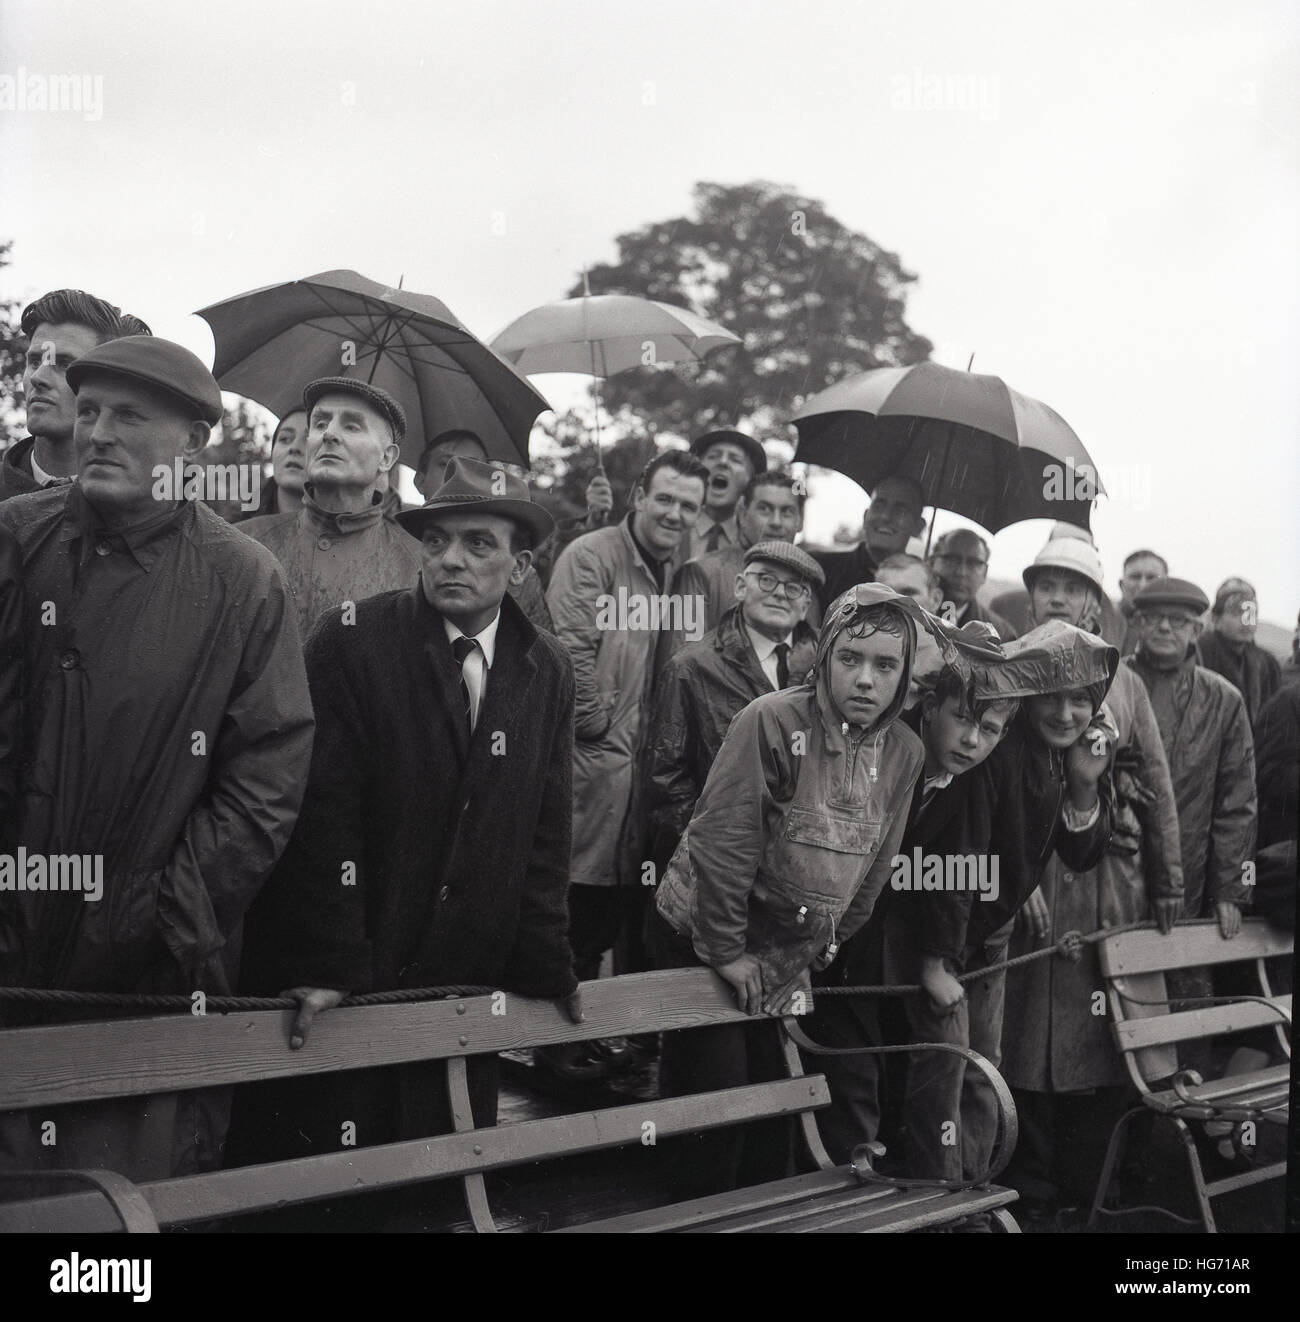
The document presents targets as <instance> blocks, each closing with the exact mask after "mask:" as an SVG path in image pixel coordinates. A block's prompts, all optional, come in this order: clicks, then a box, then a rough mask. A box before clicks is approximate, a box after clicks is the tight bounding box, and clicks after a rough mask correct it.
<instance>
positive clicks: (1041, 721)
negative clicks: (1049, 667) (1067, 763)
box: [1025, 689, 1093, 750]
mask: <svg viewBox="0 0 1300 1322" xmlns="http://www.w3.org/2000/svg"><path fill="white" fill-rule="evenodd" d="M1025 709H1026V710H1027V712H1028V714H1029V725H1030V728H1031V729H1032V730H1033V731H1034V733H1035V734H1036V735H1037V736H1038V737H1039V738H1040V739H1041V740H1042V741H1043V743H1045V744H1047V745H1048V746H1049V747H1051V748H1059V749H1062V750H1064V749H1067V748H1071V747H1073V745H1075V744H1077V743H1078V742H1079V740H1080V739H1081V738H1082V736H1083V732H1084V731H1085V730H1086V729H1087V728H1088V722H1089V721H1090V720H1092V715H1093V709H1092V699H1091V698H1089V697H1088V694H1087V693H1086V692H1085V691H1084V690H1083V689H1071V690H1069V691H1067V692H1065V693H1045V694H1041V695H1039V696H1038V697H1034V698H1026V699H1025Z"/></svg>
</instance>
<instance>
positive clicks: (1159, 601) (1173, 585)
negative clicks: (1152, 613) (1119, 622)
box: [1133, 578, 1210, 615]
mask: <svg viewBox="0 0 1300 1322" xmlns="http://www.w3.org/2000/svg"><path fill="white" fill-rule="evenodd" d="M1133 606H1134V608H1135V609H1137V610H1143V609H1144V608H1145V607H1147V606H1183V607H1185V608H1186V609H1187V610H1189V611H1191V612H1192V614H1193V615H1204V614H1205V612H1206V611H1207V610H1209V609H1210V599H1209V598H1208V597H1207V596H1206V595H1205V593H1204V592H1202V591H1201V589H1200V588H1198V587H1197V586H1196V584H1195V583H1189V582H1188V581H1187V580H1186V579H1185V578H1158V579H1156V580H1155V581H1154V582H1153V583H1148V584H1147V585H1146V587H1144V588H1143V589H1142V591H1141V592H1139V593H1138V594H1137V596H1136V597H1134V598H1133Z"/></svg>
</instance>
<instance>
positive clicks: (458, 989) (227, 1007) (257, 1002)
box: [0, 984, 497, 1014]
mask: <svg viewBox="0 0 1300 1322" xmlns="http://www.w3.org/2000/svg"><path fill="white" fill-rule="evenodd" d="M496 990H497V989H496V988H495V987H476V986H473V985H470V984H465V985H459V984H453V985H450V986H447V987H407V988H403V989H402V990H399V991H385V992H364V993H362V994H360V995H357V996H347V997H344V999H343V1000H342V1001H341V1002H340V1005H343V1006H358V1005H402V1004H405V1003H407V1002H411V1001H443V1000H449V999H451V998H453V997H457V996H490V995H491V994H492V993H493V992H494V991H496ZM5 1001H12V1002H15V1003H17V1004H19V1005H71V1006H85V1007H87V1008H99V1009H115V1010H183V1011H185V1013H186V1014H189V1013H191V1012H192V1010H193V1008H194V996H193V993H184V992H182V993H177V994H174V995H166V996H153V995H148V994H146V993H143V992H79V991H56V990H55V989H53V988H50V987H0V1004H2V1003H3V1002H5ZM203 1005H204V1009H205V1010H207V1011H211V1012H212V1013H213V1014H231V1013H236V1012H238V1011H240V1010H296V1009H297V1008H298V1002H297V1001H296V1000H295V999H294V998H293V997H292V996H204V999H203Z"/></svg>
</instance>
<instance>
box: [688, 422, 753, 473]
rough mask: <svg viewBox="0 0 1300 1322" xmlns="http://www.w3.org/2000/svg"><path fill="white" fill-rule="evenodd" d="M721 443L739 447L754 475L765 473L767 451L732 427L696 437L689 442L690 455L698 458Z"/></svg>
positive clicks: (707, 432)
mask: <svg viewBox="0 0 1300 1322" xmlns="http://www.w3.org/2000/svg"><path fill="white" fill-rule="evenodd" d="M723 441H726V442H728V443H729V444H731V445H738V446H740V448H741V449H742V450H744V452H745V455H746V457H747V458H748V459H749V465H750V467H751V468H752V469H753V470H754V472H755V473H766V472H767V451H766V450H765V449H763V447H762V445H761V444H760V443H759V442H758V441H756V440H755V439H754V438H753V437H752V436H746V435H745V433H744V432H743V431H736V430H735V429H734V428H732V427H723V428H722V429H721V430H719V431H706V432H705V433H704V435H703V436H697V437H696V438H695V440H693V441H692V442H691V453H692V454H693V455H695V456H697V457H698V456H700V455H702V454H703V453H704V452H705V450H707V449H708V448H709V446H711V445H717V444H720V443H721V442H723Z"/></svg>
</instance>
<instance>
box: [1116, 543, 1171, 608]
mask: <svg viewBox="0 0 1300 1322" xmlns="http://www.w3.org/2000/svg"><path fill="white" fill-rule="evenodd" d="M1167 572H1168V571H1167V570H1166V569H1165V567H1164V565H1163V564H1161V562H1160V561H1159V560H1158V559H1156V557H1155V556H1153V555H1140V556H1138V557H1137V558H1136V559H1134V560H1130V561H1129V563H1128V565H1127V566H1126V567H1125V569H1124V577H1123V578H1121V579H1120V581H1119V591H1120V596H1121V598H1122V599H1123V601H1124V603H1125V604H1126V605H1129V606H1131V605H1132V604H1133V598H1134V597H1136V596H1137V594H1138V593H1139V592H1141V591H1142V589H1143V588H1144V587H1146V585H1147V584H1148V583H1154V582H1155V581H1156V579H1158V578H1164V576H1165V574H1166V573H1167Z"/></svg>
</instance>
